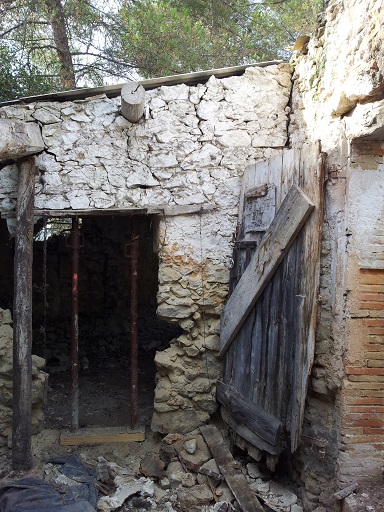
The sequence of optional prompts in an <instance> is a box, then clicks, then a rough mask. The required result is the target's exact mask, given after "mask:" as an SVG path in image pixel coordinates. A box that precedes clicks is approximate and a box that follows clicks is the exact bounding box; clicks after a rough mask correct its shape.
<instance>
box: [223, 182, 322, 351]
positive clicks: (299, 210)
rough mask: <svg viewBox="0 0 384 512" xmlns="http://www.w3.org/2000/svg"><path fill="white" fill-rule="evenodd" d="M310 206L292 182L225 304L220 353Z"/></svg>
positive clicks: (274, 268) (309, 210) (270, 273)
mask: <svg viewBox="0 0 384 512" xmlns="http://www.w3.org/2000/svg"><path fill="white" fill-rule="evenodd" d="M313 209H314V205H313V203H312V202H311V201H310V200H309V199H308V197H307V196H306V195H305V194H304V192H303V191H302V190H301V189H300V188H299V187H298V186H297V185H293V186H292V187H291V189H290V190H289V192H288V194H287V195H286V197H285V199H284V201H283V202H282V204H281V207H280V209H279V211H278V212H277V214H276V216H275V218H274V220H273V222H272V224H271V225H270V227H269V229H268V231H267V232H266V233H265V235H264V237H263V239H262V242H261V244H260V246H259V248H258V250H257V251H256V252H255V254H254V255H253V257H252V260H251V262H250V264H249V265H248V267H247V269H246V271H245V272H244V274H243V275H242V276H241V279H240V281H239V283H238V285H237V286H236V289H235V290H234V292H233V293H232V295H231V296H230V297H229V299H228V302H227V304H226V306H225V308H224V311H223V314H222V317H221V326H220V352H219V355H220V356H222V355H223V354H224V353H225V352H226V350H227V349H228V347H229V346H230V344H231V342H232V341H233V339H234V338H235V336H236V334H237V333H238V331H239V329H240V327H241V326H242V324H243V323H244V320H245V319H246V318H247V316H248V314H249V312H250V311H251V309H252V307H253V306H254V305H255V303H256V302H257V299H258V298H259V297H260V295H261V294H262V292H263V290H264V288H265V287H266V285H267V284H268V283H269V281H270V280H271V278H272V276H273V275H274V273H275V272H276V270H277V268H278V266H279V264H280V263H281V261H282V259H283V258H284V256H285V254H286V253H287V252H288V250H289V248H290V247H291V245H292V243H293V242H294V240H295V238H296V237H297V235H298V233H299V232H300V230H301V228H302V227H303V226H304V224H305V222H306V220H307V218H308V217H309V215H310V213H311V211H312V210H313Z"/></svg>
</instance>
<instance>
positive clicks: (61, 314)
mask: <svg viewBox="0 0 384 512" xmlns="http://www.w3.org/2000/svg"><path fill="white" fill-rule="evenodd" d="M132 222H135V223H137V224H136V225H137V230H138V233H139V259H138V276H137V286H138V344H139V349H138V350H139V355H138V375H139V377H138V379H139V383H138V421H137V426H144V425H148V424H149V423H150V420H151V417H152V412H153V395H154V388H155V373H156V369H155V364H154V356H155V352H156V351H157V350H163V349H164V348H166V347H167V346H168V345H169V342H170V340H171V339H172V338H174V337H177V336H178V335H179V333H180V329H179V327H178V326H176V325H174V324H170V323H167V322H165V321H162V320H160V319H158V318H157V316H156V308H157V302H156V293H157V286H158V284H157V280H158V257H157V254H156V253H155V252H154V251H153V223H154V219H153V218H152V217H149V216H140V217H139V216H135V217H128V216H113V217H112V216H87V217H83V218H82V219H81V220H80V232H81V248H80V259H79V265H80V267H79V361H80V369H79V425H80V426H129V418H130V364H131V358H130V303H131V300H130V293H131V277H130V257H129V251H130V241H131V238H132V236H131V230H132ZM70 229H71V219H69V218H68V219H58V218H56V219H41V220H40V221H39V222H38V223H37V224H36V229H35V231H36V234H35V242H34V262H33V353H34V354H36V355H39V356H41V357H44V358H45V359H46V361H47V365H46V371H47V372H48V373H49V375H50V376H49V389H48V401H47V405H46V410H45V421H46V426H47V427H64V428H65V427H68V426H69V425H70V410H71V407H70V387H71V385H70V336H71V247H70V241H69V232H70ZM0 237H1V243H0V247H1V249H0V250H1V254H0V255H1V261H2V263H3V265H2V271H1V273H0V289H1V290H2V296H1V298H0V307H2V308H10V309H11V310H12V301H13V239H11V240H10V238H9V235H8V231H7V228H6V224H5V222H4V221H1V224H0Z"/></svg>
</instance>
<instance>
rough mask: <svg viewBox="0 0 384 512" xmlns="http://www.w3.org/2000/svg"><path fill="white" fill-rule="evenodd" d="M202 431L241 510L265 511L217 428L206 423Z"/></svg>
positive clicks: (250, 511) (251, 511)
mask: <svg viewBox="0 0 384 512" xmlns="http://www.w3.org/2000/svg"><path fill="white" fill-rule="evenodd" d="M200 432H201V433H202V435H203V437H204V439H205V442H206V443H207V445H208V448H209V449H210V451H211V453H212V456H213V457H214V459H215V461H216V464H217V465H218V467H219V469H220V472H221V474H222V475H223V476H224V478H225V481H226V483H227V485H228V487H229V488H230V489H231V491H232V493H233V495H234V496H235V498H236V500H237V501H238V503H239V505H240V508H241V510H242V511H243V512H263V510H264V509H263V507H262V506H261V504H260V502H259V500H258V499H257V498H256V496H255V494H254V492H253V491H252V490H251V488H250V487H249V485H248V482H247V480H246V479H245V476H244V475H243V473H242V472H241V471H240V469H239V467H238V465H237V463H236V461H235V459H234V458H233V457H232V454H231V452H230V451H229V450H228V448H227V447H226V445H225V443H224V440H223V438H222V436H221V434H220V432H219V431H218V430H217V428H216V427H215V426H214V425H204V426H203V427H200Z"/></svg>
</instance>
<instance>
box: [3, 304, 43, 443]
mask: <svg viewBox="0 0 384 512" xmlns="http://www.w3.org/2000/svg"><path fill="white" fill-rule="evenodd" d="M12 359H13V329H12V318H11V312H10V311H9V310H7V309H1V308H0V449H1V448H2V447H4V446H9V448H10V447H11V446H12V444H11V442H12V441H11V439H12V387H13V384H12V374H13V366H12ZM44 366H45V361H44V359H42V358H41V357H38V356H36V355H33V356H32V433H33V434H36V433H37V432H39V431H40V430H41V429H42V426H43V420H44V414H43V405H44V401H45V397H46V393H47V383H48V375H47V374H46V373H44V372H43V371H42V368H44Z"/></svg>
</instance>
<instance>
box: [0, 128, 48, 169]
mask: <svg viewBox="0 0 384 512" xmlns="http://www.w3.org/2000/svg"><path fill="white" fill-rule="evenodd" d="M43 149H44V142H43V139H42V137H41V132H40V128H39V125H38V124H37V123H26V122H24V121H19V120H17V119H0V162H1V161H5V160H17V159H18V158H22V157H25V156H28V155H34V154H36V153H40V152H41V151H43Z"/></svg>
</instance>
